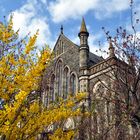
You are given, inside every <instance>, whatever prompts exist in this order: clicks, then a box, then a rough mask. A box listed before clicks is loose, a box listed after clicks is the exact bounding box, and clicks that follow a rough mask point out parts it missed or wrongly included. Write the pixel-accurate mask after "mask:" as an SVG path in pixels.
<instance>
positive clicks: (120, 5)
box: [0, 0, 140, 52]
mask: <svg viewBox="0 0 140 140" xmlns="http://www.w3.org/2000/svg"><path fill="white" fill-rule="evenodd" d="M129 2H130V0H0V20H1V21H2V20H3V16H6V17H8V15H9V14H10V13H11V12H13V13H14V29H15V30H17V29H19V28H20V37H24V36H25V35H26V34H27V33H28V32H31V33H32V34H33V33H35V31H36V30H37V29H39V30H40V35H39V37H38V42H37V44H38V45H39V46H42V45H43V44H44V43H47V44H49V45H50V47H53V46H54V44H55V41H56V39H57V37H58V36H59V33H60V26H61V25H63V27H64V34H65V35H66V36H67V37H68V38H69V39H71V40H72V41H73V42H74V43H76V44H79V39H78V36H77V34H78V32H79V28H80V24H81V19H82V17H84V18H85V21H86V25H87V28H88V30H89V33H90V37H89V45H90V50H91V51H92V52H95V50H97V49H98V41H101V44H102V47H103V49H107V46H108V43H107V41H106V38H105V35H104V33H103V31H102V29H101V28H102V27H103V26H104V27H105V28H106V29H107V30H109V31H110V32H111V33H112V34H113V33H115V30H116V28H117V27H119V26H123V27H125V28H127V29H128V30H129V29H130V25H129V24H130V6H129V5H130V3H129ZM134 7H135V8H134V9H135V10H136V11H137V16H139V17H140V0H134Z"/></svg>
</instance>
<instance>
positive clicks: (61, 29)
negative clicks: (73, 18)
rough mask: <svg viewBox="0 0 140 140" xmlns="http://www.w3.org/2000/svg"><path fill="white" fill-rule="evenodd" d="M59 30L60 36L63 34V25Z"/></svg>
mask: <svg viewBox="0 0 140 140" xmlns="http://www.w3.org/2000/svg"><path fill="white" fill-rule="evenodd" d="M60 30H61V34H63V25H61V28H60Z"/></svg>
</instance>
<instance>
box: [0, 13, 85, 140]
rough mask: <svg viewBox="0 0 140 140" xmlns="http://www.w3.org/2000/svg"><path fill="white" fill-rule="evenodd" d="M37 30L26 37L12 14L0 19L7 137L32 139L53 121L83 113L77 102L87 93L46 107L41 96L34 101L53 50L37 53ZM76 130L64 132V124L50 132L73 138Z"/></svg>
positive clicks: (0, 121) (1, 112)
mask: <svg viewBox="0 0 140 140" xmlns="http://www.w3.org/2000/svg"><path fill="white" fill-rule="evenodd" d="M37 36H38V31H37V33H36V34H35V35H34V36H32V37H29V39H28V36H26V37H25V38H24V39H21V40H20V39H19V38H18V31H17V32H15V31H14V30H13V22H12V16H11V18H10V20H9V22H8V23H7V24H6V25H5V24H3V23H0V103H1V104H2V102H3V104H2V105H0V136H4V137H6V139H7V140H29V139H30V140H31V139H35V138H36V137H37V136H38V134H39V133H41V132H43V131H44V130H45V129H47V128H49V126H50V125H55V124H59V123H60V122H61V123H62V122H65V121H66V120H67V119H68V118H69V117H75V116H79V115H80V113H81V111H80V110H79V109H78V108H77V109H76V108H74V106H75V102H78V101H80V100H81V99H82V98H83V97H84V95H83V94H79V95H78V96H77V97H70V98H69V99H68V100H66V101H63V100H62V101H60V102H59V104H57V105H56V104H53V105H50V106H49V107H48V108H45V107H44V106H43V105H42V104H41V103H40V102H39V101H38V100H36V101H33V102H30V101H29V100H28V97H29V95H30V94H31V93H32V92H34V91H36V90H39V85H40V82H41V77H42V74H43V71H44V70H45V68H46V67H47V66H48V64H49V62H50V59H51V51H50V50H49V49H48V48H44V49H43V50H42V51H41V55H40V56H38V55H37V53H36V47H35V42H36V40H37ZM73 136H74V131H73V130H70V131H68V132H65V133H64V132H63V127H61V125H60V126H57V129H55V131H54V132H53V134H52V135H51V136H50V139H53V140H59V139H60V140H63V139H65V140H69V139H71V138H72V137H73Z"/></svg>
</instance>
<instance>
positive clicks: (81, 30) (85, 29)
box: [80, 17, 88, 32]
mask: <svg viewBox="0 0 140 140" xmlns="http://www.w3.org/2000/svg"><path fill="white" fill-rule="evenodd" d="M80 32H88V31H87V27H86V23H85V20H84V17H82V23H81V28H80Z"/></svg>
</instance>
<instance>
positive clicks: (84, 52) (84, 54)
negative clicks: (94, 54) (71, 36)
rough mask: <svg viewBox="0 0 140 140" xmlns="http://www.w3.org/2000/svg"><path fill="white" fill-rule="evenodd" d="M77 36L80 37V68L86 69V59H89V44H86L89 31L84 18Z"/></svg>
mask: <svg viewBox="0 0 140 140" xmlns="http://www.w3.org/2000/svg"><path fill="white" fill-rule="evenodd" d="M78 36H79V38H80V48H79V49H80V54H79V55H80V56H79V60H80V62H79V65H80V69H86V68H88V61H89V46H88V36H89V33H88V31H87V28H86V24H85V21H84V18H83V19H82V23H81V29H80V32H79V34H78Z"/></svg>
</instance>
